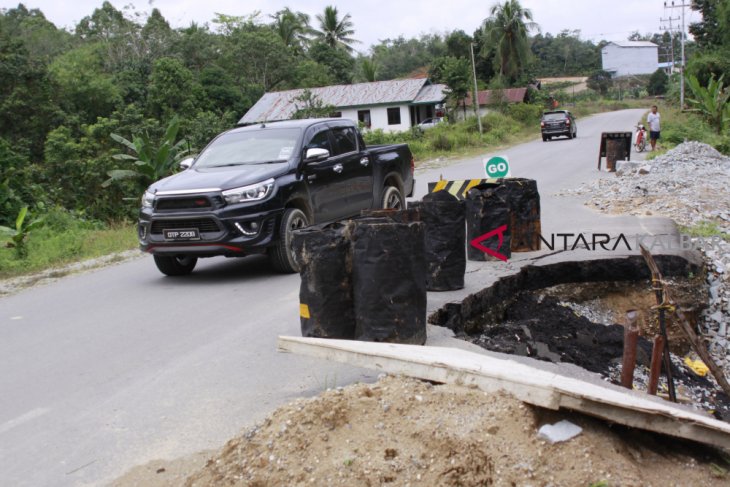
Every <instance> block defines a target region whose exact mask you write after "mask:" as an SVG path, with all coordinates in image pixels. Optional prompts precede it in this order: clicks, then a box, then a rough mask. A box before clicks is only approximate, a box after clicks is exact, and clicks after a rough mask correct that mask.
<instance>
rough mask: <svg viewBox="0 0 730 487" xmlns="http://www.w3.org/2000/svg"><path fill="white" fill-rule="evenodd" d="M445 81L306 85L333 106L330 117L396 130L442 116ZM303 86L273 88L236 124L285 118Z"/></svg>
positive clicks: (294, 108)
mask: <svg viewBox="0 0 730 487" xmlns="http://www.w3.org/2000/svg"><path fill="white" fill-rule="evenodd" d="M445 89H446V85H443V84H434V83H431V82H430V81H429V80H428V79H425V78H419V79H396V80H390V81H375V82H371V83H356V84H352V85H335V86H324V87H321V88H309V91H310V92H311V93H312V97H313V98H316V99H317V100H319V101H321V102H322V104H323V105H325V106H327V105H331V106H333V107H335V113H333V114H332V116H334V117H343V118H349V119H350V120H353V121H354V122H362V124H363V125H364V126H365V127H367V128H370V129H373V130H375V129H382V130H384V131H386V132H400V131H403V130H408V129H410V128H411V127H413V126H415V125H418V124H419V123H420V122H422V121H423V120H426V119H427V118H432V117H435V116H442V111H443V104H444V101H445V100H446V94H445V93H444V90H445ZM304 91H305V90H304V89H297V90H287V91H274V92H269V93H265V94H264V96H262V97H261V99H259V101H257V102H256V104H255V105H254V106H252V107H251V108H250V109H249V110H248V112H246V114H245V115H244V116H243V117H242V118H241V120H239V122H238V124H239V125H251V124H255V123H263V122H274V121H278V120H289V119H291V118H292V116H293V115H294V113H295V112H296V111H297V110H299V109H300V108H302V107H301V106H300V105H301V104H302V102H301V101H300V100H301V96H302V94H304Z"/></svg>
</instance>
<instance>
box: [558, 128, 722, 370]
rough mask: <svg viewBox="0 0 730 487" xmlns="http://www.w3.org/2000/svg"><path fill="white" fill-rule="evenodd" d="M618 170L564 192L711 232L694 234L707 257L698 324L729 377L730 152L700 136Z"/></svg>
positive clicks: (607, 208) (613, 209)
mask: <svg viewBox="0 0 730 487" xmlns="http://www.w3.org/2000/svg"><path fill="white" fill-rule="evenodd" d="M620 166H621V167H620V169H621V170H620V171H618V173H617V176H616V177H615V178H614V177H609V178H604V179H599V180H596V181H593V182H591V183H588V184H585V185H583V186H581V187H579V188H578V189H575V190H569V191H565V192H563V193H562V194H563V195H578V196H582V195H588V196H589V199H588V200H587V202H586V205H588V206H590V207H592V208H595V209H597V210H599V211H603V212H606V213H622V214H630V215H656V216H666V217H669V218H672V219H673V220H674V221H675V222H677V224H678V225H680V226H682V227H690V228H694V229H695V230H696V229H698V227H703V228H704V229H705V230H710V231H709V232H708V233H715V235H713V236H709V237H697V238H692V242H693V244H694V246H695V247H696V248H698V249H699V250H700V251H701V252H702V253H703V255H704V257H705V262H706V264H707V271H708V274H707V284H708V285H709V289H710V303H709V307H708V308H707V310H705V312H704V314H703V317H702V318H703V319H702V322H701V326H702V328H703V330H702V331H703V332H704V333H705V335H706V336H707V338H708V341H709V348H710V351H711V352H712V354H713V356H714V357H715V359H716V360H717V361H718V362H719V364H721V365H722V366H723V367H724V369H725V374H726V376H729V377H730V342H729V341H728V325H729V324H730V282H729V281H730V279H729V277H728V276H729V275H730V241H728V240H730V157H726V156H723V155H722V154H720V153H719V152H718V151H717V150H715V149H714V148H713V147H711V146H709V145H707V144H703V143H701V142H685V143H683V144H681V145H679V146H677V147H675V148H674V149H672V150H670V151H668V152H667V153H666V154H663V155H661V156H659V157H657V158H656V159H654V160H652V161H645V162H641V163H628V164H620Z"/></svg>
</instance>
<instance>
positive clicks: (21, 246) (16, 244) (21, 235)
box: [0, 206, 45, 259]
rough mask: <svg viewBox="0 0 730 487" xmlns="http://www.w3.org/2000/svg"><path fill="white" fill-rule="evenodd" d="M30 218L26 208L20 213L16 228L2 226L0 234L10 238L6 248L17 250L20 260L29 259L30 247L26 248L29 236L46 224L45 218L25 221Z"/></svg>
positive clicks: (16, 220)
mask: <svg viewBox="0 0 730 487" xmlns="http://www.w3.org/2000/svg"><path fill="white" fill-rule="evenodd" d="M27 216H28V207H27V206H24V207H23V208H21V209H20V212H18V217H17V218H16V219H15V228H10V227H4V226H0V234H2V235H4V236H5V237H7V238H8V240H7V241H6V243H5V246H6V247H8V248H13V249H15V255H16V257H18V258H19V259H25V258H26V257H28V247H27V246H26V240H27V239H28V235H30V232H32V231H33V230H36V229H38V228H40V227H42V226H43V225H44V224H45V222H44V221H43V218H36V219H35V220H32V221H29V222H26V221H25V219H26V217H27Z"/></svg>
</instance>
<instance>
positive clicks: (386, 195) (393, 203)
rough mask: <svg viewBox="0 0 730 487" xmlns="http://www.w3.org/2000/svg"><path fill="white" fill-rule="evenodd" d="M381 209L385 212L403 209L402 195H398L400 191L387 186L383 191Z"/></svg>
mask: <svg viewBox="0 0 730 487" xmlns="http://www.w3.org/2000/svg"><path fill="white" fill-rule="evenodd" d="M382 206H383V209H385V210H403V209H405V202H404V201H403V195H401V194H400V190H399V189H398V188H396V187H395V186H388V187H386V188H385V191H383V205H382Z"/></svg>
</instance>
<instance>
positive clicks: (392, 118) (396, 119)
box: [388, 107, 400, 125]
mask: <svg viewBox="0 0 730 487" xmlns="http://www.w3.org/2000/svg"><path fill="white" fill-rule="evenodd" d="M388 125H400V107H395V108H388Z"/></svg>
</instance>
